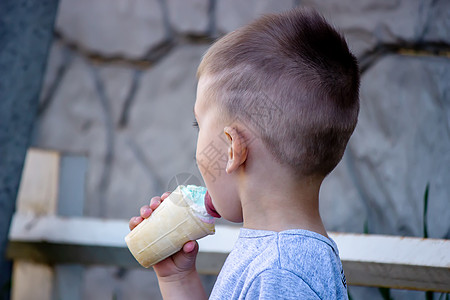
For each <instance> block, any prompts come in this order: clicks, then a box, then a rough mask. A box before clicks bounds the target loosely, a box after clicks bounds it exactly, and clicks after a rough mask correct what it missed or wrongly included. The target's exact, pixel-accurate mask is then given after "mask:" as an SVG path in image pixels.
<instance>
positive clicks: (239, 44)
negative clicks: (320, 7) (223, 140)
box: [197, 9, 359, 176]
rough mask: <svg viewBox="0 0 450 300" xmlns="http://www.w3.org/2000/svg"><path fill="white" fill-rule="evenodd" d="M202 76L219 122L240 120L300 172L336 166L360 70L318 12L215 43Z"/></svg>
mask: <svg viewBox="0 0 450 300" xmlns="http://www.w3.org/2000/svg"><path fill="white" fill-rule="evenodd" d="M197 75H198V77H199V78H205V77H207V78H208V83H209V84H208V89H207V91H205V93H206V94H207V95H206V97H205V98H206V99H208V100H207V101H208V102H210V103H211V104H215V105H217V106H218V107H219V109H220V111H221V115H222V116H223V118H224V120H226V121H229V122H232V121H234V120H238V121H240V122H242V123H244V124H245V125H246V126H248V128H249V129H251V131H252V132H255V133H256V134H257V135H258V136H259V137H260V138H261V140H262V141H263V143H264V145H265V146H266V147H267V149H268V150H269V151H270V153H271V154H272V155H273V156H274V158H275V159H276V160H277V161H278V162H279V163H281V164H282V165H286V166H288V167H289V168H291V169H292V171H293V173H294V174H296V175H299V176H310V175H320V176H326V175H327V174H328V173H329V172H331V171H332V170H333V169H334V167H335V166H336V165H337V164H338V162H339V161H340V159H341V158H342V155H343V153H344V150H345V147H346V145H347V142H348V140H349V138H350V135H351V134H352V132H353V130H354V128H355V126H356V122H357V117H358V111H359V93H358V90H359V70H358V65H357V60H356V58H355V57H354V56H353V55H352V54H351V53H350V51H349V49H348V46H347V44H346V42H345V40H344V38H343V37H342V36H341V35H340V34H338V33H337V32H336V31H335V30H334V29H333V28H332V27H331V26H330V25H329V24H328V23H327V22H326V21H325V20H324V19H323V17H321V16H320V15H319V14H318V13H317V12H315V11H314V10H310V9H294V10H291V11H289V12H286V13H284V14H279V15H268V16H264V17H262V18H260V19H258V20H256V21H255V22H253V23H251V24H249V25H247V26H245V27H242V28H240V29H238V30H236V31H234V32H231V33H230V34H228V35H226V36H225V37H223V38H222V39H220V40H218V41H217V42H216V43H215V44H214V45H213V46H212V47H211V48H210V49H209V50H208V52H207V53H206V54H205V57H204V58H203V60H202V62H201V64H200V66H199V69H198V74H197Z"/></svg>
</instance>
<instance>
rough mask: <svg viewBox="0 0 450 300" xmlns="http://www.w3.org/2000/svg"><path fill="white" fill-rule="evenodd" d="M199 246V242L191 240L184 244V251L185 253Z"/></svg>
mask: <svg viewBox="0 0 450 300" xmlns="http://www.w3.org/2000/svg"><path fill="white" fill-rule="evenodd" d="M196 246H197V243H196V242H195V241H189V242H187V243H186V244H184V246H183V251H184V252H185V253H190V252H192V251H194V249H195V247H196Z"/></svg>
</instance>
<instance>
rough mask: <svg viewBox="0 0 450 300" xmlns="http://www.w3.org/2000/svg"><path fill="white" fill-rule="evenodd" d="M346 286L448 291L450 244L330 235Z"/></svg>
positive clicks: (366, 236)
mask: <svg viewBox="0 0 450 300" xmlns="http://www.w3.org/2000/svg"><path fill="white" fill-rule="evenodd" d="M331 236H332V238H333V239H334V240H335V242H336V244H337V245H338V247H339V251H340V256H341V260H342V262H343V265H344V270H345V274H346V277H347V281H348V282H349V284H353V285H364V286H378V287H390V288H396V289H415V290H433V291H441V292H449V291H450V240H439V239H422V238H412V237H395V236H381V235H362V234H342V233H334V234H332V235H331Z"/></svg>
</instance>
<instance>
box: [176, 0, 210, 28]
mask: <svg viewBox="0 0 450 300" xmlns="http://www.w3.org/2000/svg"><path fill="white" fill-rule="evenodd" d="M167 6H168V9H169V19H170V24H171V26H172V27H173V28H174V29H175V30H176V31H178V32H182V33H186V32H187V33H205V32H206V31H207V30H208V25H209V11H208V9H209V1H208V0H191V1H186V0H167Z"/></svg>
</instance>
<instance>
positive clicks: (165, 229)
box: [125, 187, 214, 268]
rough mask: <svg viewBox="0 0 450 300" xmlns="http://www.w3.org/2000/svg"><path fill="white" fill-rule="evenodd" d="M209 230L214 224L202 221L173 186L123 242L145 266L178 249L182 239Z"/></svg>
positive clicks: (210, 231) (205, 234)
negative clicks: (166, 195)
mask: <svg viewBox="0 0 450 300" xmlns="http://www.w3.org/2000/svg"><path fill="white" fill-rule="evenodd" d="M209 234H214V224H209V223H204V222H202V221H201V220H200V219H199V218H198V217H197V216H196V215H195V212H194V211H193V210H192V209H191V208H190V206H189V204H188V203H187V202H186V199H184V197H183V195H182V193H181V191H180V187H177V189H176V190H175V191H173V192H172V193H171V194H170V195H169V197H167V199H165V200H164V201H163V202H162V203H161V204H160V205H159V207H158V208H157V209H156V210H155V211H154V212H153V213H152V215H151V216H150V217H149V218H148V219H145V220H144V221H142V222H141V223H140V224H139V225H138V226H136V227H135V228H134V229H133V230H132V231H131V232H130V233H129V234H128V235H127V236H126V237H125V242H126V243H127V246H128V249H129V250H130V252H131V254H133V256H134V258H136V260H137V261H138V262H139V263H140V264H141V265H142V266H144V267H145V268H148V267H151V266H153V265H154V264H156V263H158V262H160V261H161V260H163V259H165V258H167V257H169V256H171V255H172V254H175V253H176V252H178V251H180V250H181V248H182V247H183V245H184V244H185V243H186V242H188V241H193V240H198V239H200V238H202V237H205V236H207V235H209Z"/></svg>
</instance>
